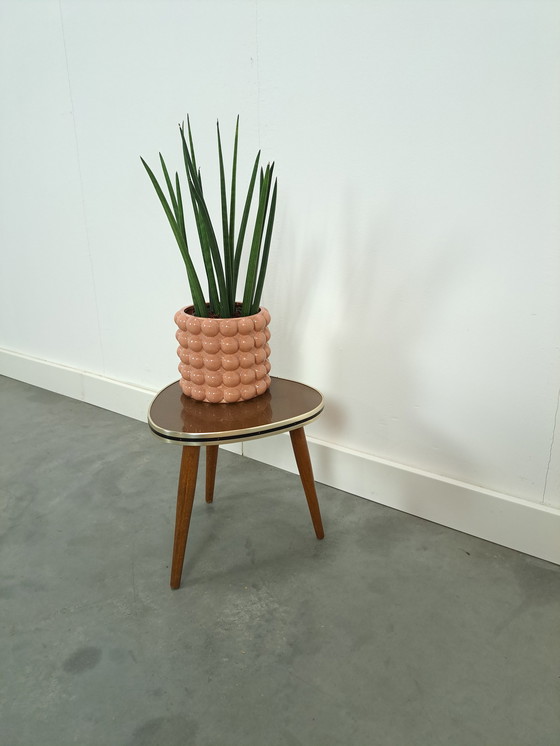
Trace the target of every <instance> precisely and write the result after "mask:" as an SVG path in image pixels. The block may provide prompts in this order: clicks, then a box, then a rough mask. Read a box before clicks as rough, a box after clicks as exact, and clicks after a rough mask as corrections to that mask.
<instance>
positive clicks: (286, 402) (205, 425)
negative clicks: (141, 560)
mask: <svg viewBox="0 0 560 746" xmlns="http://www.w3.org/2000/svg"><path fill="white" fill-rule="evenodd" d="M322 411H323V397H322V395H321V394H320V393H319V392H318V391H316V389H313V388H311V387H310V386H306V385H305V384H303V383H297V382H296V381H288V380H286V379H285V378H272V379H271V383H270V388H269V389H268V391H267V392H266V393H264V394H261V395H260V396H257V397H255V398H254V399H250V400H249V401H242V402H236V403H235V404H210V403H208V402H200V401H196V400H195V399H191V398H189V397H187V396H185V395H184V394H183V392H182V391H181V388H180V386H179V381H176V382H175V383H172V384H170V385H169V386H166V388H164V389H163V390H162V391H160V392H159V394H158V395H157V396H156V398H155V399H154V400H153V402H152V405H151V407H150V410H149V412H148V424H149V426H150V428H151V430H152V432H153V433H155V435H157V436H158V437H159V438H160V439H161V440H163V441H165V442H167V443H177V444H179V445H181V446H183V449H182V451H183V453H182V456H181V468H180V471H179V485H178V488H177V509H176V515H175V536H174V540H173V555H172V562H171V579H170V583H171V587H172V588H179V586H180V584H181V576H182V572H183V561H184V557H185V548H186V544H187V536H188V532H189V525H190V520H191V514H192V507H193V500H194V494H195V488H196V479H197V472H198V459H199V454H200V449H201V447H205V451H206V502H207V503H211V502H213V500H214V483H215V477H216V464H217V460H218V450H219V446H220V445H225V444H226V443H238V442H241V441H245V440H254V439H255V438H266V437H268V436H269V435H277V434H278V433H285V432H288V431H289V433H290V439H291V441H292V447H293V450H294V455H295V458H296V464H297V467H298V471H299V475H300V477H301V482H302V485H303V490H304V492H305V497H306V500H307V505H308V507H309V513H310V515H311V521H312V523H313V528H314V529H315V535H316V536H317V538H318V539H322V538H323V536H324V535H325V532H324V530H323V522H322V519H321V511H320V509H319V503H318V501H317V492H316V490H315V481H314V477H313V469H312V466H311V459H310V457H309V449H308V447H307V440H306V437H305V432H304V425H308V424H309V423H310V422H313V421H314V420H316V419H317V417H319V415H320V414H321V412H322Z"/></svg>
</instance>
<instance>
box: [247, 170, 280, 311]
mask: <svg viewBox="0 0 560 746" xmlns="http://www.w3.org/2000/svg"><path fill="white" fill-rule="evenodd" d="M277 191H278V180H277V179H275V180H274V189H273V191H272V200H271V203H270V210H269V211H268V224H267V226H266V235H265V238H264V246H263V253H262V259H261V266H260V269H259V281H258V283H257V289H256V290H255V298H254V300H253V307H252V308H251V313H252V314H253V313H257V312H258V310H259V308H260V305H261V295H262V291H263V286H264V280H265V277H266V268H267V266H268V254H269V252H270V241H271V239H272V229H273V227H274V214H275V212H276V194H277Z"/></svg>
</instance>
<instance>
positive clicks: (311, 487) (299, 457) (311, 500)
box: [290, 427, 325, 539]
mask: <svg viewBox="0 0 560 746" xmlns="http://www.w3.org/2000/svg"><path fill="white" fill-rule="evenodd" d="M290 438H291V439H292V448H293V449H294V455H295V457H296V464H297V467H298V470H299V476H300V477H301V483H302V484H303V490H304V492H305V497H306V498H307V505H308V506H309V512H310V513H311V520H312V521H313V528H314V529H315V535H316V536H317V538H318V539H322V538H323V537H324V535H325V532H324V530H323V521H322V520H321V511H320V510H319V501H318V500H317V492H316V491H315V479H314V477H313V469H312V467H311V459H310V458H309V449H308V448H307V440H306V438H305V432H304V430H303V427H300V428H298V429H297V430H290Z"/></svg>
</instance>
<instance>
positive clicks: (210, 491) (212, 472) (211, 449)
mask: <svg viewBox="0 0 560 746" xmlns="http://www.w3.org/2000/svg"><path fill="white" fill-rule="evenodd" d="M218 448H219V446H206V502H207V503H211V502H212V501H213V500H214V483H215V481H216V464H217V463H218Z"/></svg>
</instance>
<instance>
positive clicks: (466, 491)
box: [243, 426, 560, 564]
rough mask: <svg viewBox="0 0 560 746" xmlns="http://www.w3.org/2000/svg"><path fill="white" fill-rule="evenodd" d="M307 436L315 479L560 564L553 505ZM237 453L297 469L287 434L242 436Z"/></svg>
mask: <svg viewBox="0 0 560 746" xmlns="http://www.w3.org/2000/svg"><path fill="white" fill-rule="evenodd" d="M312 428H313V426H311V427H310V430H311V431H312ZM307 441H308V444H309V452H310V455H311V462H312V464H313V472H314V475H315V479H316V480H317V482H322V483H323V484H327V485H329V486H331V487H336V488H337V489H339V490H344V491H345V492H350V493H352V494H353V495H359V496H360V497H365V498H366V499H368V500H373V501H375V502H377V503H380V504H382V505H387V506H389V507H391V508H396V509H397V510H402V511H403V512H405V513H410V514H412V515H415V516H418V517H419V518H424V519H426V520H428V521H433V522H434V523H439V524H441V525H443V526H447V527H448V528H453V529H456V530H457V531H461V532H463V533H466V534H471V535H472V536H477V537H479V538H481V539H485V540H487V541H491V542H493V543H495V544H501V545H502V546H505V547H509V548H510V549H515V550H517V551H518V552H523V553H525V554H530V555H532V556H534V557H539V558H541V559H544V560H548V561H549V562H554V563H556V564H560V510H558V509H557V508H552V507H548V506H544V505H540V504H538V503H533V502H530V501H528V500H520V499H518V498H516V497H511V496H508V495H502V494H500V493H498V492H492V491H491V490H486V489H483V488H481V487H475V486H474V485H471V484H465V483H462V482H458V481H455V480H452V479H446V478H444V477H441V476H439V475H437V474H430V473H428V472H423V471H421V470H419V469H411V468H409V467H406V466H403V465H402V464H395V463H392V462H390V461H385V460H383V459H379V458H376V457H374V456H370V455H369V454H365V453H359V452H357V451H352V450H350V449H347V448H344V447H342V446H338V445H335V444H333V443H325V442H323V441H320V440H317V439H315V438H313V437H312V436H310V435H309V434H308V437H307ZM243 455H244V456H248V457H249V458H254V459H256V460H257V461H262V462H264V463H266V464H270V465H271V466H277V467H279V468H281V469H285V470H287V471H291V472H293V473H296V472H297V468H296V465H295V462H294V456H293V453H292V449H291V444H290V439H289V437H288V435H280V436H277V437H275V438H274V439H272V438H263V439H261V440H253V441H248V442H246V443H244V444H243ZM325 531H327V532H328V527H327V526H325Z"/></svg>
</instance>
